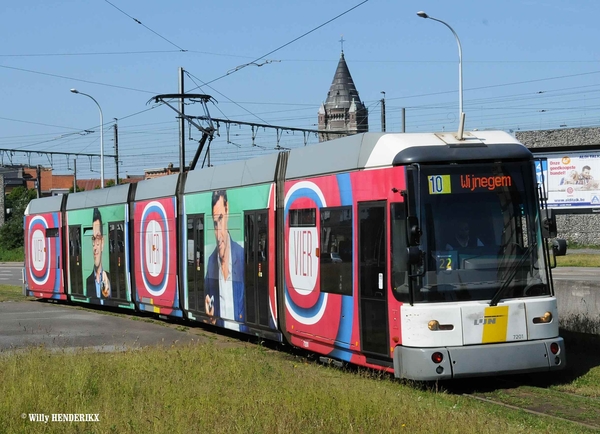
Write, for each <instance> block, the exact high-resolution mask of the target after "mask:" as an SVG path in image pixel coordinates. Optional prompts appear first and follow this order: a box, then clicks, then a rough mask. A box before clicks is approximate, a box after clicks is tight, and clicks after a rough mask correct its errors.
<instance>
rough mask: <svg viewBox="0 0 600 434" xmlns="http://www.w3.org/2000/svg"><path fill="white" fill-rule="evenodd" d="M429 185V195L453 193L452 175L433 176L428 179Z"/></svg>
mask: <svg viewBox="0 0 600 434" xmlns="http://www.w3.org/2000/svg"><path fill="white" fill-rule="evenodd" d="M427 183H428V184H429V194H450V193H452V183H451V182H450V175H431V176H429V177H428V178H427Z"/></svg>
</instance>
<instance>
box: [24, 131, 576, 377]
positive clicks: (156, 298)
mask: <svg viewBox="0 0 600 434" xmlns="http://www.w3.org/2000/svg"><path fill="white" fill-rule="evenodd" d="M543 202H544V201H543V197H542V195H541V194H540V192H539V191H538V184H537V182H536V173H535V167H534V158H533V156H532V154H531V152H530V151H529V150H528V149H527V148H525V146H523V145H522V144H520V143H519V142H518V141H517V140H516V139H515V138H514V137H512V136H511V135H509V134H507V133H504V132H501V131H477V132H466V133H464V135H462V136H461V137H460V139H458V138H457V137H456V135H455V134H453V133H416V134H412V133H411V134H404V133H402V134H398V133H387V134H386V133H364V134H357V135H353V136H349V137H344V138H340V139H336V140H331V141H329V142H323V143H319V144H316V145H311V146H306V147H303V148H299V149H294V150H291V151H282V152H279V153H276V154H270V155H266V156H262V157H258V158H254V159H249V160H246V161H238V162H234V163H231V164H227V165H224V166H219V167H210V168H204V169H199V170H192V171H189V172H188V173H185V174H183V175H169V176H165V177H161V178H156V179H149V180H145V181H142V182H139V183H138V184H126V185H119V186H114V187H110V188H105V189H101V190H94V191H89V192H79V193H71V194H68V195H63V196H54V197H47V198H41V199H35V200H33V201H31V202H30V204H29V206H28V208H27V210H26V212H25V217H24V219H25V221H24V224H25V270H24V276H25V282H24V292H25V293H26V294H27V295H29V296H33V297H37V298H41V299H55V300H68V301H70V302H74V303H81V304H96V305H106V306H113V307H117V308H121V309H123V310H129V311H146V312H153V313H156V314H158V315H162V316H166V317H176V318H182V319H184V320H187V321H190V322H198V323H208V324H212V325H214V326H215V327H223V328H227V329H231V330H235V331H238V332H239V333H243V334H250V335H255V336H259V337H262V338H265V339H270V340H274V341H278V342H282V343H285V344H289V345H291V346H294V347H299V348H303V349H305V350H308V351H310V352H313V353H315V354H317V355H318V356H319V357H321V358H322V359H324V360H330V361H333V362H335V363H338V362H339V363H344V362H347V363H351V364H355V365H360V366H364V367H369V368H375V369H380V370H384V371H387V372H390V373H393V374H394V375H395V376H396V377H398V378H408V379H415V380H438V379H452V378H461V377H471V376H486V375H498V374H510V373H524V372H535V371H554V370H559V369H562V368H564V367H565V364H566V357H565V356H566V353H565V346H564V341H563V339H562V338H561V337H560V336H559V326H558V314H557V302H556V297H555V295H554V289H553V286H552V276H551V264H552V263H554V265H555V260H554V257H553V253H552V249H551V248H549V242H548V238H549V237H552V236H556V234H555V233H554V232H555V222H554V220H553V217H552V215H551V213H549V212H548V210H545V209H544V207H543Z"/></svg>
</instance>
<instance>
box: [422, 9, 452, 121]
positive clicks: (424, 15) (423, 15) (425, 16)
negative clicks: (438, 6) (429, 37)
mask: <svg viewBox="0 0 600 434" xmlns="http://www.w3.org/2000/svg"><path fill="white" fill-rule="evenodd" d="M417 15H418V16H420V17H421V18H429V19H430V20H433V21H437V22H438V23H442V24H443V25H445V26H446V27H448V28H449V29H450V31H451V32H452V34H453V35H454V37H455V38H456V43H457V44H458V118H459V119H462V113H463V91H462V85H463V78H462V47H461V46H460V39H458V35H457V34H456V32H455V31H454V29H453V28H452V27H450V25H449V24H448V23H446V22H444V21H442V20H438V19H437V18H433V17H430V16H429V15H427V14H426V13H425V12H423V11H419V12H417Z"/></svg>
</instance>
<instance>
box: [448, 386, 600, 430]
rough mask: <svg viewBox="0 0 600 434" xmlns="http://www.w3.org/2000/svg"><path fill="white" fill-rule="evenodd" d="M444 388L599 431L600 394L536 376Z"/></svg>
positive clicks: (471, 397) (479, 399)
mask: <svg viewBox="0 0 600 434" xmlns="http://www.w3.org/2000/svg"><path fill="white" fill-rule="evenodd" d="M445 389H446V391H448V392H449V393H453V394H458V395H462V396H464V397H466V398H469V399H473V400H477V401H481V402H486V403H488V404H493V405H497V406H502V407H505V408H510V409H513V410H520V411H523V412H526V413H530V414H535V415H537V416H543V417H547V418H550V419H554V420H560V421H563V422H567V423H569V424H572V425H573V427H574V429H575V427H578V428H579V429H581V428H584V429H586V430H591V431H600V398H598V397H590V396H584V395H581V394H576V393H572V392H566V391H562V390H558V389H557V388H556V387H550V386H549V384H545V381H543V380H542V381H539V378H538V377H536V376H534V377H532V378H518V377H516V378H513V377H508V378H497V379H493V380H492V381H491V382H486V384H485V386H483V387H482V385H481V381H479V384H477V382H475V380H470V381H468V382H460V383H458V384H448V385H446V387H445Z"/></svg>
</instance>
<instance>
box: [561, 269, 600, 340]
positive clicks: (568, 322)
mask: <svg viewBox="0 0 600 434" xmlns="http://www.w3.org/2000/svg"><path fill="white" fill-rule="evenodd" d="M554 291H555V293H556V299H557V303H558V317H559V318H560V326H561V327H562V328H564V329H566V330H570V331H574V332H581V333H594V334H600V284H599V283H598V282H590V281H579V280H554Z"/></svg>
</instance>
